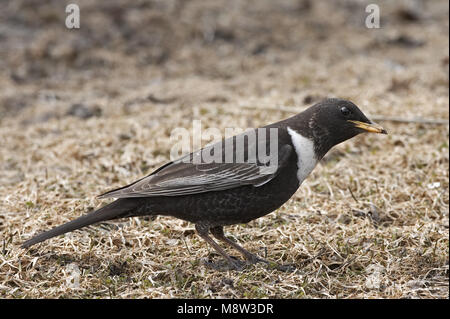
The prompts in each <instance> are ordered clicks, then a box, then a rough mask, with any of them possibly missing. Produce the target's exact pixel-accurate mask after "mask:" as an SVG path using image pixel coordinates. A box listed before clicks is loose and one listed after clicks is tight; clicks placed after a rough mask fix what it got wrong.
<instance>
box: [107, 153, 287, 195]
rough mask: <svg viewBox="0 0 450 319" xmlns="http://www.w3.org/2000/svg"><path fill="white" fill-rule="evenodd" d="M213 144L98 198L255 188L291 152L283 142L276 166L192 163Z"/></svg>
mask: <svg viewBox="0 0 450 319" xmlns="http://www.w3.org/2000/svg"><path fill="white" fill-rule="evenodd" d="M213 147H214V145H212V146H210V147H209V148H208V147H207V148H204V149H202V150H200V151H198V152H196V153H191V154H189V155H186V156H184V157H182V158H180V159H178V160H177V161H174V162H170V163H168V164H166V165H164V166H162V167H160V168H159V169H157V170H156V171H155V172H153V173H152V174H150V175H148V176H146V177H144V178H142V179H140V180H138V181H136V182H134V183H132V184H130V185H127V186H125V187H122V188H119V189H115V190H112V191H109V192H107V193H105V194H102V195H100V196H99V198H107V197H114V198H129V197H152V196H180V195H189V194H198V193H204V192H210V191H220V190H225V189H230V188H235V187H239V186H243V185H253V186H255V187H258V186H261V185H264V184H265V183H267V182H269V181H270V180H272V179H273V178H274V177H275V176H277V175H278V174H279V172H280V170H281V168H283V167H284V166H285V165H286V163H287V162H288V159H289V157H290V156H291V154H292V153H293V148H292V146H291V145H287V144H286V145H283V146H282V147H280V148H277V149H278V156H277V159H276V161H275V162H276V165H273V163H270V165H267V164H266V165H265V164H262V163H260V162H256V163H248V162H243V163H236V162H233V163H226V162H225V163H216V162H213V163H195V161H194V160H193V158H194V156H195V155H198V154H199V152H202V151H203V152H210V151H211V148H213ZM250 147H254V145H253V146H250ZM271 162H272V159H271Z"/></svg>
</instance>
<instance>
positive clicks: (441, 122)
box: [369, 115, 449, 125]
mask: <svg viewBox="0 0 450 319" xmlns="http://www.w3.org/2000/svg"><path fill="white" fill-rule="evenodd" d="M369 117H370V118H371V119H373V120H374V121H379V122H383V121H387V122H398V123H418V124H433V125H448V124H449V121H448V120H437V119H424V118H419V117H416V118H413V119H404V118H401V117H385V116H382V115H371V116H369Z"/></svg>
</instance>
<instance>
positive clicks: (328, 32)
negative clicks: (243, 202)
mask: <svg viewBox="0 0 450 319" xmlns="http://www.w3.org/2000/svg"><path fill="white" fill-rule="evenodd" d="M225 2H226V1H211V2H208V4H207V5H206V4H204V2H203V1H202V2H200V1H190V2H189V3H186V4H185V5H181V4H180V3H179V2H176V1H174V2H173V4H174V5H173V6H169V5H166V4H164V3H162V2H156V4H152V5H149V6H148V7H143V8H140V9H139V8H135V9H130V10H128V11H126V12H127V14H125V15H124V16H122V18H121V19H122V20H121V21H122V22H121V27H123V28H124V29H126V28H128V29H127V30H128V31H129V32H132V33H131V35H129V36H127V37H125V36H123V37H119V36H117V32H115V29H114V28H113V27H111V26H110V25H109V24H108V23H110V24H113V25H114V23H113V21H114V20H113V19H112V18H111V15H114V14H118V13H117V12H116V13H114V12H115V11H114V8H116V7H117V8H120V5H125V1H124V2H123V3H122V4H121V1H116V2H111V4H110V7H109V9H108V8H101V7H100V5H98V4H96V2H94V1H87V0H86V1H79V5H80V6H81V8H82V12H85V16H84V18H83V19H82V21H84V22H82V23H84V25H83V24H82V29H80V30H79V31H70V32H69V31H67V30H65V29H62V28H61V27H55V25H56V26H58V24H57V23H56V22H55V21H54V19H56V20H57V19H59V18H60V17H59V16H58V15H59V14H60V13H58V12H59V11H58V10H59V9H58V8H59V7H58V4H57V2H52V1H49V2H43V3H46V4H45V5H42V6H41V8H42V10H41V11H39V14H40V15H39V14H38V17H39V19H40V20H38V21H37V22H36V21H34V22H33V21H30V20H29V18H28V16H27V14H28V13H29V12H31V11H33V10H32V8H29V7H27V6H26V5H25V3H21V2H15V4H14V5H13V4H10V5H8V6H7V9H6V10H5V11H4V12H3V13H2V14H4V15H8V14H9V15H10V16H16V18H17V19H16V20H14V21H13V20H8V19H5V21H6V22H5V27H4V30H5V32H4V34H5V35H6V37H5V38H3V39H2V38H1V37H0V40H1V39H2V40H1V41H3V43H0V48H1V49H0V68H1V69H3V70H7V71H8V72H1V73H0V88H1V89H0V113H1V119H0V121H1V126H0V139H1V145H2V147H1V149H0V196H1V198H2V202H1V204H0V234H1V237H0V238H1V239H2V242H1V243H0V244H1V245H2V246H1V254H0V297H2V298H24V297H28V298H60V297H63V298H99V297H100V298H107V297H113V298H144V297H145V298H171V297H186V298H197V297H199V298H204V297H225V298H258V297H261V298H265V297H271V298H448V283H449V281H448V260H449V240H448V238H449V219H448V216H449V188H448V187H449V149H448V148H449V146H448V145H449V126H448V125H423V124H414V123H412V124H399V123H389V122H384V123H382V124H383V126H385V127H386V129H387V130H388V131H389V135H388V136H378V135H364V136H359V137H357V138H355V139H353V140H351V141H348V142H346V143H344V144H342V145H339V146H337V147H336V148H335V149H334V150H333V151H332V152H330V153H329V154H328V156H327V157H326V158H325V159H324V161H323V162H322V163H321V164H320V165H319V166H318V167H317V168H316V169H315V171H314V172H313V173H312V175H311V176H310V177H309V179H308V180H307V181H306V182H305V183H304V184H303V185H302V187H301V188H300V189H299V191H298V192H297V193H296V195H295V196H294V197H293V198H292V199H291V200H290V201H288V202H287V203H286V204H285V205H284V206H282V207H281V208H280V209H279V210H277V211H276V212H274V213H272V214H269V215H267V216H265V217H263V218H260V219H258V220H255V221H252V222H250V223H249V224H247V225H236V226H233V227H228V228H226V232H227V233H228V234H229V235H230V236H232V237H233V238H234V239H236V240H237V241H239V242H240V243H241V244H242V245H243V246H244V247H246V248H247V249H249V250H251V251H253V252H256V253H258V254H260V255H262V256H264V255H265V254H266V253H267V258H268V259H269V260H273V261H275V262H279V263H294V264H296V265H297V266H298V267H297V269H296V270H295V271H294V272H291V273H285V272H280V271H277V270H271V269H268V268H267V267H265V266H264V265H255V266H251V267H249V268H248V269H246V270H245V271H243V272H235V271H225V272H218V271H214V270H211V269H208V268H206V267H205V266H203V265H202V263H201V261H202V258H209V259H214V260H218V259H219V257H218V256H217V255H216V254H215V253H214V251H212V250H211V249H210V248H209V247H208V245H207V244H206V243H205V242H204V241H202V240H201V239H200V238H199V237H198V236H196V235H195V234H194V232H193V225H192V224H189V223H187V222H183V221H180V220H176V219H172V218H167V217H158V218H157V219H156V220H153V221H152V220H146V219H138V218H133V219H128V220H120V221H117V222H111V223H106V224H100V225H95V226H91V227H89V228H87V229H83V230H81V231H76V232H74V233H70V234H67V235H65V236H60V237H57V238H54V239H51V240H49V241H47V242H45V243H42V244H39V245H37V246H35V247H33V248H32V249H30V250H22V249H20V248H19V246H20V244H21V243H22V242H23V241H24V240H26V239H28V238H30V237H31V236H33V235H34V234H36V233H38V232H40V231H42V230H46V229H49V228H51V227H53V226H56V225H59V224H61V223H64V222H67V221H69V220H72V219H74V218H76V217H77V216H79V215H81V214H83V213H85V212H86V211H88V210H89V209H92V208H93V207H99V206H101V205H102V204H103V203H104V201H99V200H96V199H95V196H96V195H98V194H100V193H101V192H103V191H105V190H108V189H111V188H114V187H118V186H122V185H124V184H126V183H128V182H131V181H133V180H135V179H137V178H139V177H142V176H143V175H144V174H146V173H149V172H151V171H152V170H153V169H155V168H157V167H158V166H159V165H161V164H162V163H164V162H165V161H167V160H168V154H169V150H170V148H171V145H172V141H171V140H170V132H171V130H172V129H174V128H176V127H186V128H190V127H191V125H192V120H194V119H201V120H202V121H203V124H205V125H206V123H207V125H209V126H211V127H219V128H225V127H233V126H237V127H251V126H253V127H257V126H259V125H263V124H266V123H270V122H273V121H276V120H279V119H281V118H283V117H286V116H287V114H286V113H283V112H281V111H275V110H265V109H264V106H274V105H279V106H287V107H296V108H298V110H302V109H303V108H304V107H306V106H307V105H309V104H311V103H312V102H314V101H316V100H317V99H319V98H322V97H325V96H339V97H342V98H349V99H351V100H353V101H354V102H355V103H357V104H358V105H359V106H360V107H361V108H362V109H363V110H364V112H366V113H368V114H378V115H383V116H386V117H389V116H397V117H406V118H411V117H426V118H435V119H448V98H449V94H448V93H449V92H448V2H447V1H439V2H438V1H436V2H431V3H428V2H427V3H426V7H425V10H424V12H423V14H421V16H420V17H419V18H420V19H419V20H418V21H403V20H402V15H401V14H400V13H399V12H402V11H401V10H404V8H405V7H402V6H401V4H400V3H395V4H393V3H392V2H390V1H380V2H378V3H379V4H380V6H381V7H382V14H383V17H384V20H382V21H383V23H385V24H384V26H383V28H382V29H379V30H368V29H365V28H364V27H363V26H362V25H361V21H363V20H361V19H362V18H361V17H364V15H365V12H364V10H363V9H364V7H363V6H362V7H361V4H357V3H360V2H354V3H353V2H352V1H342V2H340V1H337V2H333V4H332V5H331V4H329V3H328V2H322V1H317V2H316V1H314V2H313V4H312V5H311V7H309V8H308V7H305V8H303V7H301V6H298V7H296V6H297V5H298V4H301V3H307V1H304V2H301V1H300V2H290V1H282V2H281V4H280V5H275V4H274V3H275V2H270V1H257V2H256V1H253V2H248V3H247V4H244V3H243V2H239V1H233V2H232V4H233V5H232V6H230V7H229V8H228V9H226V10H223V9H222V10H221V8H223V7H222V6H223V5H224V3H225ZM171 3H172V2H171ZM405 3H407V2H405ZM351 4H353V5H351ZM203 5H205V6H204V7H203ZM83 6H85V7H84V8H88V9H85V10H83ZM97 7H98V8H97ZM96 8H97V10H95V9H96ZM406 8H408V6H406ZM19 9H20V10H19ZM107 9H108V10H109V11H108V10H107ZM102 10H103V11H102ZM411 10H412V9H411ZM54 11H55V12H57V13H55V14H54V15H52V12H54ZM61 12H63V11H61ZM82 14H83V13H82ZM55 16H56V17H57V18H55ZM261 16H264V17H265V19H261ZM51 17H53V18H51ZM148 17H151V18H148ZM62 18H64V17H62ZM52 19H53V20H52ZM148 19H150V21H152V22H151V23H149V25H152V26H153V27H152V28H154V29H152V30H153V31H154V32H153V33H152V34H156V35H161V37H160V38H159V39H160V40H155V39H154V38H145V37H144V35H142V34H143V33H142V32H137V31H139V30H141V29H140V28H141V27H142V25H144V26H145V25H146V24H145V23H144V22H147V21H148ZM17 21H19V22H17ZM98 21H103V22H102V23H101V24H100V25H97V24H98V23H100V22H98ZM17 23H18V24H17ZM33 23H37V24H38V26H37V27H36V26H34V27H33ZM152 23H153V24H152ZM44 25H47V26H53V27H51V28H44V27H43V26H44ZM108 26H109V27H108ZM161 26H164V27H161ZM83 28H84V29H83ZM89 28H92V30H94V31H95V32H94V31H91V32H89V30H90V29H89ZM167 29H170V30H172V32H171V33H167V34H166V33H165V32H166V31H165V30H167ZM83 30H84V31H83ZM133 31H136V32H134V33H133ZM219 31H220V32H219ZM77 32H78V33H77ZM108 32H109V33H108ZM124 32H125V31H124ZM211 32H213V34H215V37H213V39H212V40H211ZM13 34H14V36H13ZM400 35H403V36H407V37H409V38H411V39H413V40H416V41H423V42H424V44H423V45H421V46H420V45H419V46H414V47H405V46H404V41H403V42H402V41H397V42H398V43H397V42H396V39H397V40H398V37H399V36H400ZM108 36H111V37H112V39H111V38H108ZM29 37H30V38H29ZM104 39H109V40H108V41H107V40H104ZM161 39H164V41H162V40H161ZM101 41H105V43H104V46H102V45H100V44H101V43H102V42H101ZM155 41H156V44H155ZM158 41H159V42H158ZM13 48H15V50H16V51H15V54H14V56H12V55H8V53H9V52H10V50H13ZM77 103H81V104H83V105H85V106H86V108H87V109H89V110H92V109H97V111H96V112H97V113H96V114H97V115H98V110H100V112H101V114H100V116H92V117H89V118H88V119H83V118H80V117H77V116H69V115H67V112H68V110H69V109H70V107H71V106H72V105H73V104H77ZM244 106H251V107H253V108H247V107H244ZM258 108H261V109H260V110H259V109H258ZM75 109H77V107H75ZM94 113H95V112H94ZM79 115H80V114H79ZM87 115H92V114H89V112H88V113H87ZM229 252H230V253H232V254H233V255H237V253H236V252H234V251H231V250H229ZM74 269H75V270H74ZM76 269H78V270H79V272H80V276H79V287H76V286H77V285H76V282H70V278H71V274H73V273H75V272H76Z"/></svg>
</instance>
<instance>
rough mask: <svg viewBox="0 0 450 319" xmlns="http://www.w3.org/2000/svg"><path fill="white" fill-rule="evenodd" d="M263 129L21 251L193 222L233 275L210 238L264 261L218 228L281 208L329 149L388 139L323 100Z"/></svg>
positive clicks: (126, 192) (167, 170)
mask: <svg viewBox="0 0 450 319" xmlns="http://www.w3.org/2000/svg"><path fill="white" fill-rule="evenodd" d="M264 128H265V129H267V130H266V132H267V133H265V134H264V136H263V134H262V133H261V132H262V131H261V130H258V129H255V130H254V132H252V134H254V136H255V137H256V139H248V138H247V139H246V138H244V139H243V141H244V143H243V144H239V145H238V142H237V141H238V140H239V138H240V137H241V136H240V135H238V136H235V137H233V138H230V139H228V140H224V141H222V142H219V143H220V144H214V145H212V146H209V147H207V148H204V149H202V150H200V151H197V152H194V153H191V154H189V155H187V156H185V157H182V158H180V159H179V160H176V161H173V162H170V163H167V164H166V165H164V166H162V167H160V168H159V169H157V170H156V171H154V172H153V173H151V174H150V175H148V176H146V177H144V178H142V179H140V180H138V181H136V182H134V183H132V184H130V185H127V186H125V187H122V188H119V189H116V190H112V191H109V192H107V193H105V194H103V195H101V196H100V197H101V198H106V197H114V198H117V200H116V201H114V202H112V203H111V204H108V205H106V206H104V207H102V208H100V209H98V210H96V211H93V212H90V213H88V214H86V215H84V216H81V217H80V218H78V219H76V220H73V221H71V222H68V223H66V224H63V225H61V226H58V227H56V228H54V229H52V230H50V231H47V232H44V233H42V234H40V235H38V236H36V237H33V238H32V239H30V240H28V241H26V242H25V243H23V245H22V246H23V247H30V246H32V245H34V244H36V243H39V242H42V241H44V240H46V239H49V238H52V237H54V236H57V235H60V234H64V233H66V232H69V231H73V230H76V229H79V228H82V227H85V226H88V225H91V224H94V223H98V222H102V221H107V220H111V219H117V218H124V217H134V216H146V215H167V216H173V217H176V218H180V219H183V220H186V221H189V222H192V223H194V224H195V227H196V230H197V233H198V234H199V235H200V236H201V237H202V238H204V239H205V240H206V241H207V242H208V243H209V244H210V245H212V246H213V247H214V249H216V250H217V251H218V252H219V253H220V254H221V255H223V256H224V257H225V258H226V259H227V260H228V262H229V263H230V264H231V265H232V266H233V267H235V268H238V267H239V265H238V263H237V262H236V260H233V259H232V258H231V257H230V256H229V255H228V254H227V253H225V251H224V250H223V249H222V248H221V247H220V246H219V245H218V244H217V243H216V242H215V241H214V240H213V239H212V238H211V237H210V236H209V233H211V234H212V235H213V236H214V237H215V238H217V239H219V240H221V241H223V242H225V243H226V244H228V245H231V246H232V247H234V248H235V249H237V250H238V251H240V252H241V253H242V254H243V256H244V257H245V259H246V260H247V261H248V262H251V263H253V262H258V261H264V260H263V259H261V258H259V257H257V256H256V255H254V254H252V253H250V252H248V251H246V250H245V249H244V248H242V247H240V246H239V245H237V244H236V243H235V242H233V241H231V240H229V239H228V238H227V237H225V236H224V234H223V227H224V226H227V225H233V224H237V223H247V222H249V221H251V220H253V219H256V218H258V217H261V216H264V215H266V214H268V213H270V212H272V211H274V210H276V209H277V208H279V207H280V206H281V205H282V204H283V203H285V202H286V201H287V200H288V199H289V198H290V197H291V196H292V195H293V194H294V193H295V191H296V190H297V189H298V187H299V186H300V185H301V183H302V182H303V180H304V179H305V178H306V176H308V175H309V173H310V171H311V170H312V169H313V168H314V166H315V165H316V163H317V162H318V161H320V159H321V158H322V157H323V156H324V155H325V154H326V152H328V150H329V149H330V148H331V147H333V146H334V145H336V144H339V143H341V142H343V141H345V140H347V139H349V138H351V137H353V136H355V135H358V134H359V133H362V132H375V133H386V131H385V130H384V129H383V128H381V127H380V126H379V125H377V124H375V123H373V122H371V121H370V120H369V119H367V117H366V116H365V115H364V114H363V113H362V112H361V111H360V110H359V109H358V107H357V106H356V105H354V104H353V103H351V102H349V101H345V100H340V99H326V100H324V101H322V102H320V103H317V104H315V105H313V106H312V107H310V108H308V109H307V110H305V111H304V112H302V113H300V114H297V115H295V116H293V117H291V118H288V119H286V120H283V121H280V122H277V123H273V124H270V125H267V126H265V127H264ZM270 129H275V130H276V132H277V134H276V137H275V138H276V143H272V142H275V141H274V140H273V139H274V137H272V136H271V135H270V134H269V131H270ZM245 134H248V133H245ZM250 136H251V134H250ZM247 137H248V136H247ZM230 145H231V147H230ZM239 146H241V147H239ZM260 149H265V151H266V154H267V153H270V151H274V150H276V151H277V152H276V153H274V154H275V155H276V158H274V157H270V158H266V160H265V162H264V161H262V160H261V159H260V158H256V159H255V158H254V157H252V156H251V155H252V154H258V151H259V150H260ZM216 152H217V153H216ZM204 154H209V155H211V154H212V155H217V157H216V161H215V162H208V163H205V162H202V161H201V159H202V158H203V157H202V156H203V155H204ZM199 155H200V157H196V156H199ZM198 159H200V161H199V160H198ZM217 159H220V160H217ZM230 159H232V160H231V161H230ZM239 159H240V160H239Z"/></svg>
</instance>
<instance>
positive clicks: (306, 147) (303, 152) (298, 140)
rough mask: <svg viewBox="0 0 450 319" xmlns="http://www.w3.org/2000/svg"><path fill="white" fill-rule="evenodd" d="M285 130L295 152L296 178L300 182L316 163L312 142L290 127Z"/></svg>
mask: <svg viewBox="0 0 450 319" xmlns="http://www.w3.org/2000/svg"><path fill="white" fill-rule="evenodd" d="M287 131H288V133H289V135H290V136H291V140H292V144H293V145H294V149H295V153H296V154H297V178H298V182H299V184H301V183H302V182H303V181H304V180H305V179H306V177H308V175H309V174H310V173H311V172H312V170H313V169H314V167H316V165H317V163H318V160H317V157H316V154H315V152H314V143H313V141H312V140H310V139H309V138H306V137H304V136H303V135H301V134H300V133H298V132H296V131H295V130H293V129H291V128H290V127H288V128H287Z"/></svg>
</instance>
